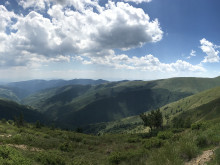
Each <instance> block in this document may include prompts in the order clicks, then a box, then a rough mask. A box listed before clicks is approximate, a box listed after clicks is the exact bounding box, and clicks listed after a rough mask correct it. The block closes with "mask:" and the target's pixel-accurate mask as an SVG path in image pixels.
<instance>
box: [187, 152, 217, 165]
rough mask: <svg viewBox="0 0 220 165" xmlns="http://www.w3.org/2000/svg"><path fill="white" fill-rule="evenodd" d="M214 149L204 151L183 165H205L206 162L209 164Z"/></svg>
mask: <svg viewBox="0 0 220 165" xmlns="http://www.w3.org/2000/svg"><path fill="white" fill-rule="evenodd" d="M215 149H216V148H215ZM215 149H213V150H207V151H204V152H203V153H202V154H201V155H199V156H198V157H196V158H194V159H192V160H191V161H189V162H187V163H185V165H205V164H207V162H209V161H210V160H211V159H212V158H213V155H214V151H215Z"/></svg>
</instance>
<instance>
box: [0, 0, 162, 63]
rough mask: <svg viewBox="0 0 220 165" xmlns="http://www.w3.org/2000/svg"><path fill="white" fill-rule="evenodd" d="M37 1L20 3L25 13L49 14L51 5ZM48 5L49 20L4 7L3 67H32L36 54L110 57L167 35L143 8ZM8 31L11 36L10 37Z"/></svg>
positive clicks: (88, 1) (89, 1)
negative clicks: (116, 52) (115, 52)
mask: <svg viewBox="0 0 220 165" xmlns="http://www.w3.org/2000/svg"><path fill="white" fill-rule="evenodd" d="M33 2H35V1H29V0H22V1H20V2H19V4H20V5H22V6H23V7H24V8H29V7H34V8H37V9H47V8H45V5H48V3H49V1H48V0H40V1H37V3H33ZM56 2H57V3H56ZM53 4H55V5H53ZM60 4H62V5H67V6H65V7H64V6H62V5H60ZM50 5H52V6H50ZM50 5H49V6H50V7H49V9H48V11H47V13H48V14H49V15H50V18H47V17H44V16H43V14H40V13H39V12H38V11H31V12H29V13H28V14H27V15H25V16H23V15H16V14H15V13H14V12H9V11H8V10H7V9H6V8H5V7H4V6H0V20H1V21H0V40H1V42H0V46H1V48H0V52H1V55H0V60H1V61H3V62H1V64H2V65H3V63H4V65H5V66H7V65H8V66H16V65H18V66H23V65H28V64H30V63H31V61H33V58H32V57H33V55H34V56H39V58H40V59H42V57H43V56H45V58H47V59H51V58H54V59H57V58H58V59H59V57H60V56H74V55H83V56H87V57H90V56H91V57H92V56H112V55H114V49H121V50H128V49H131V48H135V47H139V46H142V45H144V44H146V43H149V42H158V41H160V40H161V39H162V36H163V31H162V30H161V28H160V25H159V21H158V20H157V19H155V20H150V17H149V16H148V14H146V13H145V12H144V11H143V10H142V9H140V8H135V7H133V6H131V5H129V4H127V3H124V2H118V3H114V2H112V1H109V3H107V4H106V6H105V7H101V6H99V5H98V2H97V1H95V0H94V1H93V0H83V1H76V0H75V1H70V0H66V1H59V0H57V1H53V3H51V4H50ZM71 5H72V6H74V7H75V8H78V10H81V11H78V10H72V9H71V8H70V7H68V6H71ZM77 6H78V7H77ZM91 6H92V7H91ZM93 8H95V9H97V12H94V11H93ZM14 18H15V19H16V21H14V20H13V19H14ZM12 20H13V21H12ZM6 29H9V30H10V33H6ZM24 52H25V53H24ZM23 56H24V57H23ZM21 59H23V60H21ZM58 61H59V60H58Z"/></svg>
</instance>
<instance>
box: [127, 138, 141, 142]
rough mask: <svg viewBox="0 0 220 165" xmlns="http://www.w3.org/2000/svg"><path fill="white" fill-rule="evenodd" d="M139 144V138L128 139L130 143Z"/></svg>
mask: <svg viewBox="0 0 220 165" xmlns="http://www.w3.org/2000/svg"><path fill="white" fill-rule="evenodd" d="M137 142H140V139H139V138H138V137H130V138H128V143H137Z"/></svg>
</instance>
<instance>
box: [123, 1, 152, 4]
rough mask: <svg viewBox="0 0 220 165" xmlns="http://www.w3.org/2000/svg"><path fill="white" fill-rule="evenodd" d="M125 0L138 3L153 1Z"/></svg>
mask: <svg viewBox="0 0 220 165" xmlns="http://www.w3.org/2000/svg"><path fill="white" fill-rule="evenodd" d="M124 1H125V2H134V3H136V4H139V3H143V2H147V3H148V2H151V1H152V0H124Z"/></svg>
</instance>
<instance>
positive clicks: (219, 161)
mask: <svg viewBox="0 0 220 165" xmlns="http://www.w3.org/2000/svg"><path fill="white" fill-rule="evenodd" d="M214 160H215V162H216V164H220V148H218V149H216V150H215V159H214Z"/></svg>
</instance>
